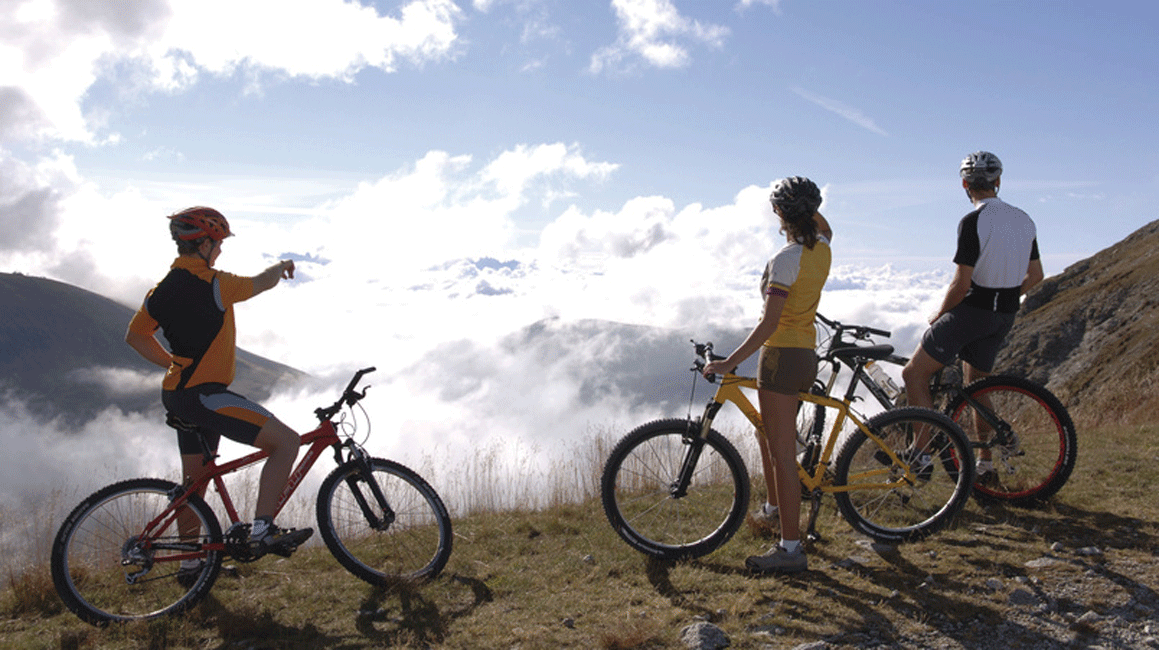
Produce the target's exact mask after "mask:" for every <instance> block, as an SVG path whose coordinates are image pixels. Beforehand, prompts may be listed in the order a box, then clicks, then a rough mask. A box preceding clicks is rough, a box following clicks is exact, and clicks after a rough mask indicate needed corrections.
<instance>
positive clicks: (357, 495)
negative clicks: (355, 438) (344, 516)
mask: <svg viewBox="0 0 1159 650" xmlns="http://www.w3.org/2000/svg"><path fill="white" fill-rule="evenodd" d="M334 454H335V456H336V457H337V458H338V459H341V457H342V456H341V454H340V453H339V451H338V449H335V450H334ZM350 460H352V461H354V463H355V465H356V466H357V468H358V472H357V473H355V474H351V475H350V476H347V477H346V485H347V487H349V488H350V493H351V494H352V495H353V496H354V502H355V503H357V504H358V507H359V509H361V510H362V516H363V517H366V523H367V524H368V525H369V526H370V528H371V529H373V530H386V529H388V528H390V526H391V524H393V523H394V520H395V517H396V515H395V512H394V510H393V509H392V508H391V507H390V504H389V503H388V502H387V500H386V495H385V494H383V493H382V486H380V485H379V484H378V481H376V480H374V472H373V471H372V468H371V466H370V460H369V458H368V456H367V455H366V451H365V450H363V449H362V448H361V447H357V446H353V445H352V446H351V447H350ZM360 479H361V482H360ZM362 484H365V485H366V486H367V487H368V488H369V490H370V494H371V496H372V497H373V498H374V502H375V503H376V504H377V505H378V510H377V511H376V510H375V509H374V508H373V507H371V504H370V502H369V501H368V500H367V499H366V495H365V494H363V490H362V487H361V486H362ZM379 511H380V512H382V516H381V517H379V516H378V514H377V513H378V512H379Z"/></svg>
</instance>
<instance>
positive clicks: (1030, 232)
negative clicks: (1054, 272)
mask: <svg viewBox="0 0 1159 650" xmlns="http://www.w3.org/2000/svg"><path fill="white" fill-rule="evenodd" d="M979 203H980V205H979V206H978V208H977V209H976V210H974V211H973V212H971V213H970V214H968V215H966V216H965V217H963V218H962V221H961V223H959V224H958V249H957V252H956V253H955V254H954V263H955V264H961V265H965V266H971V267H973V268H974V272H973V276H972V285H973V286H972V287H971V291H970V295H967V299H966V300H964V301H963V302H965V303H967V304H974V305H975V306H978V307H982V308H984V309H989V310H991V311H1004V312H1007V311H1017V310H1018V300H1019V296H1020V295H1021V293H1020V287H1021V286H1022V280H1023V279H1024V278H1025V277H1026V270H1027V267H1028V266H1029V265H1030V261H1031V260H1036V259H1038V258H1039V253H1038V240H1037V230H1036V228H1035V225H1034V221H1033V220H1031V218H1030V216H1029V215H1027V214H1026V212H1024V211H1023V210H1020V209H1019V208H1016V207H1014V206H1012V205H1010V204H1009V203H1006V202H1005V201H1003V200H1001V199H999V198H997V197H992V198H986V199H982V200H981V201H980V202H979Z"/></svg>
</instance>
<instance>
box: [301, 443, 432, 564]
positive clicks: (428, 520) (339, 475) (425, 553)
mask: <svg viewBox="0 0 1159 650" xmlns="http://www.w3.org/2000/svg"><path fill="white" fill-rule="evenodd" d="M367 462H368V463H369V465H370V469H371V479H370V480H373V481H374V482H375V483H377V484H378V486H379V488H380V489H381V493H382V495H384V496H385V498H386V502H387V505H388V506H389V507H390V509H391V510H392V511H393V513H394V520H393V521H392V522H386V521H384V510H383V509H382V508H380V507H379V504H378V501H377V498H376V496H375V495H374V492H373V490H372V489H371V486H370V484H369V483H368V482H367V480H368V479H367V477H365V476H364V473H363V470H362V465H361V463H359V462H358V461H354V460H352V461H349V462H347V463H344V464H342V465H340V466H339V467H338V468H336V469H335V470H334V471H333V472H331V473H330V475H329V476H327V477H326V479H325V480H324V481H323V482H322V487H321V488H320V489H319V491H318V503H317V514H318V527H319V529H320V532H321V533H322V539H323V541H325V542H326V547H327V548H329V549H330V552H331V553H332V554H333V555H334V557H335V559H337V560H338V562H339V563H340V564H341V565H342V566H343V567H345V568H346V569H347V570H348V571H350V572H351V573H353V574H354V575H355V576H357V577H359V578H360V579H362V580H365V581H366V582H369V583H370V584H373V585H380V586H388V585H391V584H395V583H398V582H421V581H426V580H432V579H434V578H436V577H437V576H438V575H439V573H440V572H441V571H442V570H443V567H445V566H446V564H447V560H449V559H450V557H451V548H452V539H453V537H452V532H451V517H450V515H449V514H448V513H447V508H446V506H445V505H443V501H442V499H440V498H439V495H438V493H436V492H435V490H434V488H432V487H431V486H430V485H428V484H427V482H426V481H425V480H423V478H422V477H421V476H419V475H418V474H417V473H415V472H414V471H413V470H411V469H409V468H407V467H405V466H404V465H401V464H399V463H396V462H394V461H390V460H384V459H381V458H370V459H368V461H367ZM363 503H365V504H367V506H368V507H369V508H370V510H371V517H369V518H368V517H367V515H366V513H365V511H364V509H363V505H362V504H363ZM372 522H381V523H378V524H373V523H372Z"/></svg>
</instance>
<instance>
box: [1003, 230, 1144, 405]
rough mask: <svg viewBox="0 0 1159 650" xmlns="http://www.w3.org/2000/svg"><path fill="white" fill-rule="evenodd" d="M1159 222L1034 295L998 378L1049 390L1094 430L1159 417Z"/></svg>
mask: <svg viewBox="0 0 1159 650" xmlns="http://www.w3.org/2000/svg"><path fill="white" fill-rule="evenodd" d="M1157 332H1159V221H1154V222H1152V223H1150V224H1148V225H1146V226H1144V227H1143V228H1140V229H1139V230H1138V231H1136V232H1134V233H1132V234H1131V235H1130V236H1129V237H1127V238H1126V239H1124V240H1123V241H1121V242H1119V243H1118V244H1115V245H1114V246H1111V247H1110V248H1108V249H1106V250H1103V251H1101V252H1099V253H1097V254H1095V255H1094V256H1092V257H1090V258H1088V259H1086V260H1083V261H1081V262H1078V263H1076V264H1073V265H1071V266H1070V267H1068V268H1067V269H1066V270H1065V271H1063V272H1062V273H1061V274H1059V275H1057V276H1053V277H1050V278H1047V279H1046V280H1045V281H1043V282H1042V284H1040V285H1039V286H1038V287H1035V288H1034V289H1033V290H1031V292H1030V294H1029V295H1028V296H1027V297H1026V301H1025V302H1024V303H1023V306H1022V311H1021V312H1020V313H1019V315H1018V320H1017V321H1016V323H1015V325H1014V329H1013V331H1011V333H1010V336H1009V337H1007V340H1006V345H1005V347H1004V348H1003V349H1002V351H1001V353H1000V354H999V357H998V363H997V366H996V367H997V368H998V370H999V372H1005V373H1009V374H1015V375H1021V376H1024V377H1027V378H1029V379H1031V380H1033V381H1037V382H1039V383H1043V384H1045V385H1046V386H1047V388H1049V389H1050V390H1051V391H1052V392H1054V394H1055V395H1057V396H1058V397H1059V399H1060V400H1062V402H1063V404H1066V405H1067V407H1068V408H1069V409H1070V411H1071V415H1072V416H1074V417H1075V418H1076V419H1079V420H1083V421H1085V422H1087V423H1092V424H1093V423H1103V422H1105V423H1136V422H1143V421H1150V420H1151V419H1152V418H1153V414H1154V413H1155V412H1156V411H1159V346H1156V333H1157Z"/></svg>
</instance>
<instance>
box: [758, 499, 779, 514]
mask: <svg viewBox="0 0 1159 650" xmlns="http://www.w3.org/2000/svg"><path fill="white" fill-rule="evenodd" d="M761 512H763V513H765V514H766V515H775V514H777V506H774V505H773V504H771V503H769V502H768V501H765V505H763V506H761Z"/></svg>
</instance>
